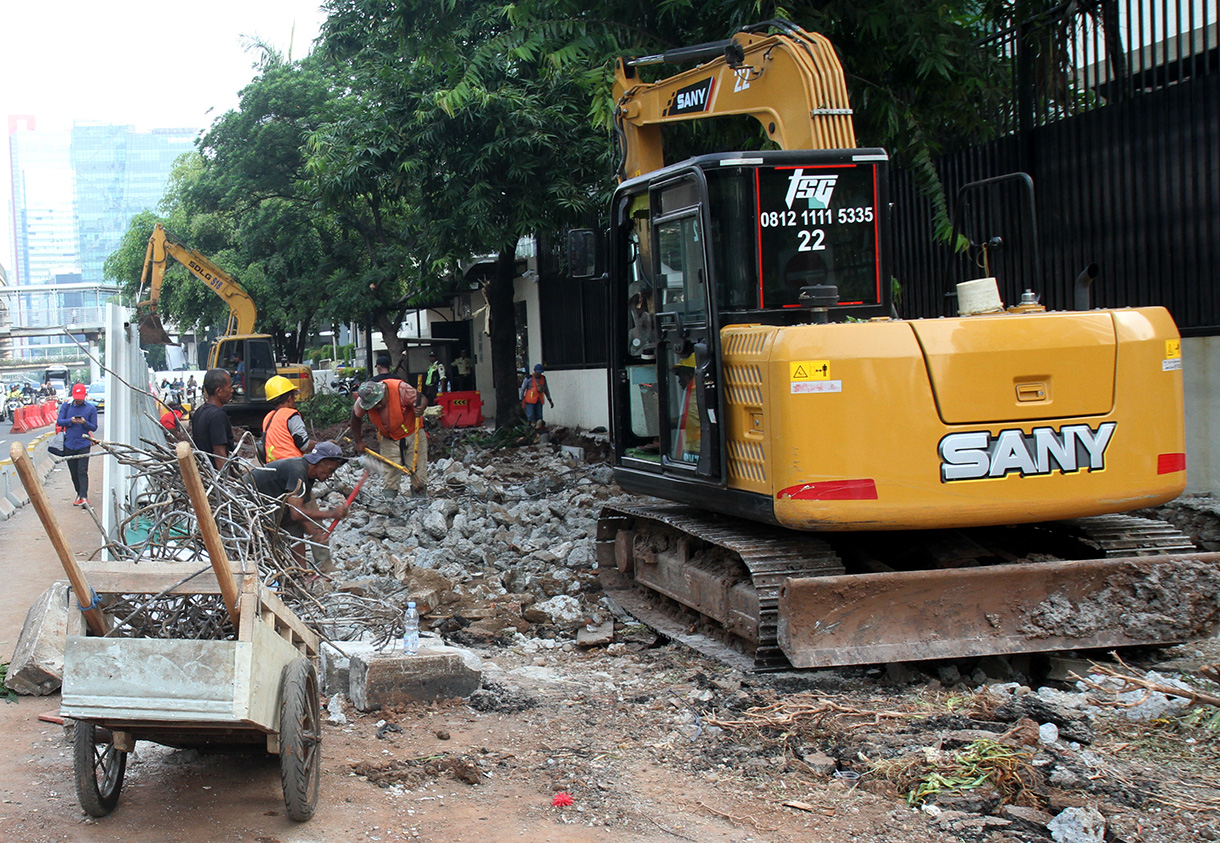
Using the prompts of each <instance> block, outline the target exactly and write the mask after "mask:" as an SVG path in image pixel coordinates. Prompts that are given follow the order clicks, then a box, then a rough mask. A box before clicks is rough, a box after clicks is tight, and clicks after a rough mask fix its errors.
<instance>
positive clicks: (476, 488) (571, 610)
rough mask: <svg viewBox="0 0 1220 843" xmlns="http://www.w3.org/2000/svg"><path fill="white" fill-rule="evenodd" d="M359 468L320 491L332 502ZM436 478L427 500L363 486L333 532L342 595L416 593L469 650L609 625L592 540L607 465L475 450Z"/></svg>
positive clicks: (394, 599) (402, 596) (440, 464)
mask: <svg viewBox="0 0 1220 843" xmlns="http://www.w3.org/2000/svg"><path fill="white" fill-rule="evenodd" d="M343 472H347V473H346V474H345V473H343ZM357 472H358V467H357V466H354V465H353V466H348V467H346V468H345V469H343V470H342V472H341V473H340V474H339V475H337V480H333V481H332V482H331V484H330V485H331V488H330V489H329V490H327V489H324V488H322V487H318V489H316V490H315V493H317V494H318V496H319V497H321V498H323V499H324V504H325V505H331V504H332V503H334V502H337V501H338V500H340V499H341V497H342V496H343V494H344V491H345V489H348V488H350V487H351V486H350V484H351V482H352V479H353V477H354V476H355V474H356V473H357ZM348 474H350V475H351V476H348ZM431 477H432V479H431V480H430V486H429V493H430V497H429V498H412V497H407V496H402V495H396V496H389V495H386V494H385V492H384V489H383V488H382V486H381V484H380V482H379V481H378V480H377V479H376V478H374V479H371V480H370V481H369V482H368V483H367V484H366V485H365V487H364V488H365V491H362V492H361V497H360V498H359V499H358V501H357V504H356V505H355V506H354V507H353V510H352V513H351V514H350V515H349V516H348V517H347V518H346V519H345V520H344V521H343V522H341V523H340V526H339V528H338V529H337V530H336V531H335V533H334V535H333V536H332V537H331V543H330V549H331V560H332V565H333V570H331V571H329V576H330V577H331V578H332V581H333V586H334V588H335V589H337V590H346V591H352V592H353V593H360V594H363V595H367V596H370V597H376V598H381V599H384V600H387V601H389V602H391V603H394V604H402V605H405V602H406V600H407V598H408V596H409V597H410V599H412V600H414V601H415V602H416V605H417V606H418V607H419V608H420V610H421V614H422V615H423V617H424V627H425V629H426V628H428V625H429V624H430V623H431V624H435V625H437V627H438V628H439V629H440V630H441V631H443V632H444V633H445V634H446V637H447V638H448V639H449V640H451V641H456V642H457V643H459V644H461V643H487V642H491V641H496V640H503V639H504V637H505V636H511V635H512V634H513V633H518V632H525V631H527V630H529V629H530V628H532V627H533V626H535V625H543V626H550V627H554V628H556V629H558V630H563V631H566V632H568V633H571V634H572V635H574V634H575V631H576V630H577V629H578V628H580V627H582V626H585V625H586V624H587V623H589V622H590V621H591V620H592V619H594V618H597V619H598V622H600V616H601V615H604V614H605V610H604V608H603V607H602V606H601V596H600V591H599V589H598V588H597V587H596V574H597V572H596V558H595V554H594V547H593V535H594V527H595V523H596V517H597V512H598V510H599V508H600V506H601V505H602V504H603V503H604V502H605V501H607V500H608V499H610V498H611V497H612V496H613V495H614V494H615V493H616V491H617V487H616V486H615V485H614V482H613V475H612V473H611V471H610V468H609V466H607V465H604V464H600V465H589V464H585V463H581V462H578V461H577V459H576V458H575V456H573V455H572V454H571V453H568V452H564V451H560V452H558V453H556V452H555V451H554V450H553V449H552V448H551V447H549V446H545V445H537V446H532V447H523V448H518V449H513V450H508V451H491V452H488V451H479V452H475V451H474V450H473V449H469V450H467V451H464V452H463V453H461V454H455V455H454V456H453V457H451V458H446V459H441V460H438V461H436V462H435V463H433V465H432V467H431ZM353 632H358V630H353Z"/></svg>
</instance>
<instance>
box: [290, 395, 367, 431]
mask: <svg viewBox="0 0 1220 843" xmlns="http://www.w3.org/2000/svg"><path fill="white" fill-rule="evenodd" d="M354 401H355V399H353V398H351V397H349V396H347V395H337V394H335V393H333V392H323V393H318V394H317V395H315V396H314V397H313V398H310V399H309V400H308V401H301V402H298V403H297V409H298V410H300V411H301V418H303V419H304V420H305V423H306V424H308V425H309V426H310V428H311V429H313V430H324V429H325V428H328V427H334V426H335V425H337V424H342V423H343V422H345V421H347V420H348V419H350V418H351V417H352V404H353V403H354Z"/></svg>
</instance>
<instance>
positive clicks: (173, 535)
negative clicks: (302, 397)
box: [97, 439, 402, 641]
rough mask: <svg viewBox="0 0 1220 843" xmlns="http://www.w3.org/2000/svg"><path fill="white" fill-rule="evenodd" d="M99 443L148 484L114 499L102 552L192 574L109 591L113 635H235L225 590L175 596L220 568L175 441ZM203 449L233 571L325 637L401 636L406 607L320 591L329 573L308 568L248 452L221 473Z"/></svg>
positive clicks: (200, 462) (201, 458)
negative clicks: (348, 631)
mask: <svg viewBox="0 0 1220 843" xmlns="http://www.w3.org/2000/svg"><path fill="white" fill-rule="evenodd" d="M98 445H99V446H100V448H101V449H102V450H104V451H105V452H106V453H108V454H110V455H113V456H114V457H115V459H117V460H118V462H119V463H120V464H122V465H124V466H128V467H130V468H131V469H132V470H133V471H134V473H135V474H136V475H138V476H139V477H140V479H141V491H140V493H139V495H138V497H137V498H136V499H135V500H134V502H132V503H130V504H129V503H127V502H126V501H123V500H117V501H115V502H114V503H113V505H114V506H115V507H116V516H117V517H116V519H115V523H116V525H117V527H116V529H115V530H114V531H113V533H112V534H111V535H109V536H105V537H104V543H103V546H102V547H101V548H99V549H98V551H97V552H98V553H100V552H101V551H102V549H103V548H104V549H106V550H108V551H109V552H110V554H111V555H112V556H113V558H114V559H116V560H126V561H130V562H132V563H133V564H135V565H139V564H140V563H141V562H145V561H153V560H155V561H158V562H168V563H174V564H176V565H181V567H182V573H183V576H182V579H181V580H180V581H178V582H177V583H176V584H175V585H174V586H171V587H170V588H168V589H166V590H165V591H163V592H162V593H160V594H156V595H151V596H150V595H144V594H128V595H111V596H108V598H107V601H106V605H105V606H104V607H103V611H104V612H105V613H106V614H107V615H109V616H110V617H111V619H112V622H113V628H112V630H111V631H110V632H109V633H108V634H109V635H112V636H116V637H141V638H181V639H218V640H223V639H230V638H233V637H235V630H234V628H233V624H232V622H231V621H230V619H229V617H228V615H227V613H226V611H225V607H224V604H223V602H222V601H221V599H220V596H219V595H216V594H184V593H174V590H175V589H176V588H177V587H178V586H181V585H185V584H186V583H189V582H190V580H191V579H193V578H195V577H197V576H199V575H200V574H203V573H204V572H207V571H211V570H212V566H211V562H210V558H209V555H208V550H207V547H206V546H205V543H204V538H203V534H202V531H201V529H200V526H199V519H198V517H197V515H196V512H195V509H194V508H193V506H192V503H191V499H190V496H189V494H188V491H187V486H186V483H185V481H184V479H183V476H182V473H181V471H180V470H179V466H178V462H177V458H176V455H175V452H174V447H173V444H171V443H170V442H169V441H161V442H152V441H149V440H147V439H145V440H142V441H141V446H140V447H133V446H127V445H123V444H119V443H114V442H98ZM240 448H241V443H239V451H240ZM195 456H196V465H197V466H198V468H199V474H200V477H201V479H202V481H203V485H204V489H205V490H206V493H207V498H208V501H209V504H210V506H211V510H212V518H213V520H214V521H215V523H216V526H217V529H218V531H219V534H220V538H221V542H222V545H223V548H224V552H225V555H226V556H227V557H228V559H229V562H230V565H231V566H232V569H233V571H234V573H240V574H243V575H254V576H256V577H258V579H259V581H260V582H261V583H262V584H263V585H266V586H268V587H269V588H272V589H273V590H275V591H277V592H278V594H279V597H280V599H282V600H283V601H284V602H285V603H286V604H287V605H288V606H289V607H290V608H291V609H292V610H293V611H294V612H295V613H296V614H297V615H298V616H299V617H300V618H301V620H302V621H304V622H305V623H307V624H308V625H309V626H310V627H311V628H313V629H314V631H315V632H318V633H319V635H321V636H322V637H323V638H331V637H342V636H334V635H333V632H334V630H336V629H338V628H343V627H345V626H347V627H350V626H353V625H356V626H359V627H360V629H361V631H362V632H364V633H366V634H368V635H370V636H372V638H373V639H374V640H379V641H388V640H389V639H390V638H392V637H395V636H397V635H398V634H399V632H400V630H399V625H400V624H401V614H402V612H401V608H399V607H397V606H395V605H393V604H390V603H387V602H386V601H383V600H379V599H376V598H366V597H358V596H355V595H347V594H337V593H333V594H316V593H315V588H314V586H315V584H316V583H318V582H319V580H320V578H321V574H320V572H319V571H318V570H316V568H314V567H312V566H311V565H310V564H309V563H306V567H302V566H301V564H300V563H299V561H298V559H297V557H296V556H294V554H293V553H292V550H291V544H292V542H293V541H294V539H293V538H292V537H291V536H289V535H288V534H286V533H285V532H284V531H283V530H281V529H278V528H277V527H276V526H275V525H276V524H277V523H278V522H279V520H280V516H281V514H282V510H283V506H284V504H283V503H282V502H281V501H280V500H279V499H278V498H272V497H268V496H266V495H263V494H261V493H259V492H258V491H257V490H256V489H255V487H254V484H253V483H252V482H250V481H249V479H248V478H247V477H246V476H245V474H246V468H248V466H246V468H240V467H238V466H240V465H241V464H242V462H241V460H240V459H235V460H233V462H234V463H236V465H235V466H234V468H235V469H236V470H232V471H225V472H221V471H218V470H217V469H216V468H215V467H214V466H213V464H212V461H211V460H210V459H208V458H206V456H205V455H204V454H203V453H202V452H199V451H196V452H195ZM99 528H100V524H99ZM307 543H309V542H307ZM317 591H319V592H320V591H322V589H317ZM328 631H329V632H331V633H332V635H328V634H327V633H328Z"/></svg>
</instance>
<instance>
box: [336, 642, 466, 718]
mask: <svg viewBox="0 0 1220 843" xmlns="http://www.w3.org/2000/svg"><path fill="white" fill-rule="evenodd" d="M482 682H483V671H482V670H481V669H480V667H479V663H478V660H477V658H472V657H471V654H470V653H469V652H467V651H463V650H461V649H460V648H458V647H449V646H446V645H444V644H434V643H431V642H427V641H421V642H420V645H419V652H418V653H417V654H415V655H413V656H405V655H402V654H401V653H399V654H395V655H388V654H373V655H367V656H366V655H352V658H351V670H350V678H349V683H350V685H351V697H352V704H353V705H354V706H356V708H357V709H359V710H360V711H375V710H377V709H379V708H381V707H382V706H385V705H398V704H401V703H410V702H430V701H432V700H444V699H453V698H455V697H468V696H470V695H471V694H473V693H474V692H475V691H476V690H478V688H479V686H480V685H481V684H482Z"/></svg>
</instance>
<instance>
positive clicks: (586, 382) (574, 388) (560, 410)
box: [542, 369, 610, 430]
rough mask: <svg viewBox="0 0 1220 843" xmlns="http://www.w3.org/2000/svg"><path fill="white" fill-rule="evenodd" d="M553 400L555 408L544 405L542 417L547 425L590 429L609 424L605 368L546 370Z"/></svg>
mask: <svg viewBox="0 0 1220 843" xmlns="http://www.w3.org/2000/svg"><path fill="white" fill-rule="evenodd" d="M546 379H547V383H548V384H549V385H550V387H551V397H552V398H554V399H555V409H553V410H552V409H551V408H550V407H547V408H546V409H544V410H543V411H542V417H543V418H544V419H546V422H547V424H561V425H564V426H565V427H579V428H583V429H584V430H592V429H593V428H595V427H602V428H606V429H609V427H610V396H609V395H608V393H607V390H608V388H609V387H608V385H607V380H606V370H605V369H572V370H563V371H554V372H547V373H546Z"/></svg>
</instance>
